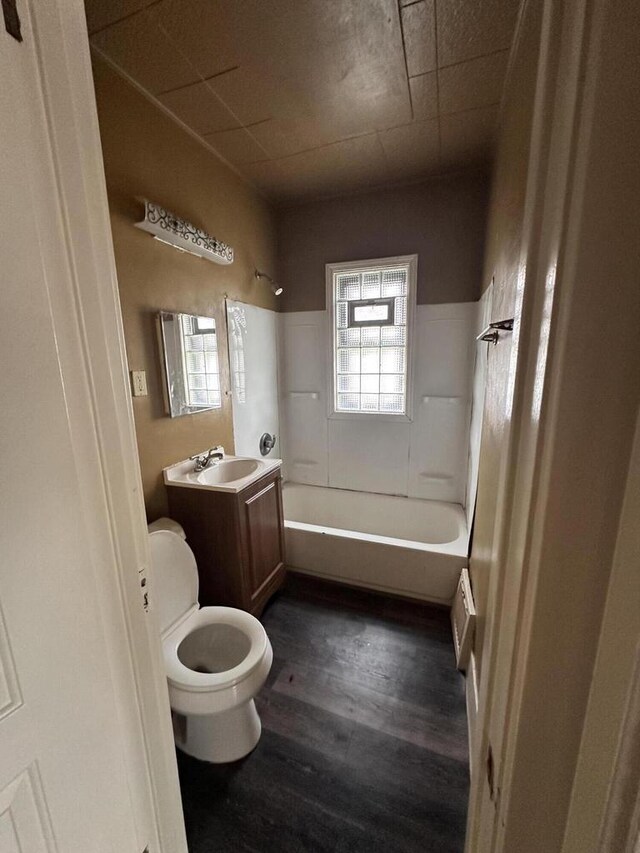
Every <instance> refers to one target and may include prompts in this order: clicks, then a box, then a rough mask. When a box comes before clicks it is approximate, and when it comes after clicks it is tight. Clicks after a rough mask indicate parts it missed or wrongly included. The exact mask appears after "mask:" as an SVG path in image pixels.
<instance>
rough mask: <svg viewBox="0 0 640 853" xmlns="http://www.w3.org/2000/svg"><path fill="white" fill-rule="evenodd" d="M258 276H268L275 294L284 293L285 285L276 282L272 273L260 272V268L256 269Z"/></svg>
mask: <svg viewBox="0 0 640 853" xmlns="http://www.w3.org/2000/svg"><path fill="white" fill-rule="evenodd" d="M255 273H256V278H266V279H267V281H268V282H269V283H270V284H271V290H272V291H273V293H274V295H275V296H280V294H281V293H284V287H281V286H280V285H279V284H278V283H277V282H275V281H274V280H273V279H272V278H271V276H270V275H267V274H266V272H260V270H256V271H255Z"/></svg>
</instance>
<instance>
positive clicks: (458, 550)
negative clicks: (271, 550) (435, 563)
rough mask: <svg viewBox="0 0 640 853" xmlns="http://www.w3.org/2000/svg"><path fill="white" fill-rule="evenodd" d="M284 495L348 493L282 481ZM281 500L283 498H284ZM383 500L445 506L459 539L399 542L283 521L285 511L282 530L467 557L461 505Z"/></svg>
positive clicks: (373, 535)
mask: <svg viewBox="0 0 640 853" xmlns="http://www.w3.org/2000/svg"><path fill="white" fill-rule="evenodd" d="M282 486H283V492H285V491H288V488H293V487H301V488H314V489H323V490H327V491H341V492H351V490H350V489H334V488H333V487H331V486H318V485H316V484H313V485H312V484H311V483H296V482H293V481H291V480H287V481H285V482H284V483H283V484H282ZM353 494H354V495H360V494H362V495H370V494H378V493H377V492H357V491H353ZM283 497H284V494H283ZM384 497H389V498H398V499H399V500H409V501H412V502H415V503H420V504H421V503H425V504H437V505H439V506H446V507H447V508H448V509H449V510H450V511H452V512H453V513H454V514H455V517H456V522H457V527H458V536H457V537H456V538H455V539H451V540H449V541H448V542H438V543H433V542H420V541H419V540H415V539H399V538H397V537H395V536H381V535H379V534H376V533H363V532H361V531H359V530H351V529H346V528H343V527H330V526H328V525H323V524H312V523H310V522H306V521H293V520H291V519H288V518H287V517H286V509H285V512H284V526H285V528H287V527H288V528H290V529H292V530H300V531H303V532H307V533H320V534H323V535H325V536H334V537H337V538H342V539H350V540H356V541H360V542H375V543H377V544H379V545H387V546H391V547H393V548H404V549H409V550H413V551H424V552H428V553H436V554H444V555H447V554H448V555H451V556H454V557H467V556H468V548H469V532H468V530H467V523H466V516H465V512H464V508H463V507H462V505H461V504H458V503H453V502H449V501H438V500H429V499H428V498H409V497H405V496H402V495H384Z"/></svg>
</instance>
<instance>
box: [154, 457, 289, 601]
mask: <svg viewBox="0 0 640 853" xmlns="http://www.w3.org/2000/svg"><path fill="white" fill-rule="evenodd" d="M167 491H168V493H169V511H170V515H171V517H172V518H175V520H176V521H178V522H179V523H180V524H181V525H182V527H183V528H184V530H185V533H186V534H187V542H188V543H189V545H190V546H191V549H192V550H193V553H194V554H195V557H196V560H197V562H198V574H199V577H200V593H199V601H200V605H201V606H203V607H206V606H208V605H216V604H218V605H226V606H228V607H239V608H241V609H242V610H248V611H249V613H253V614H254V616H255V615H259V614H260V613H261V612H262V609H263V608H264V606H265V604H266V603H267V601H268V600H269V598H270V597H271V596H272V595H273V593H274V592H275V591H276V590H277V589H278V587H279V586H280V584H281V583H282V581H283V580H284V574H285V568H284V515H283V512H282V477H281V475H280V470H279V469H276V470H275V471H270V472H269V473H268V474H265V475H264V477H261V478H260V479H259V480H257V481H256V482H255V483H252V484H251V485H250V486H247V488H245V489H243V490H242V491H241V492H216V491H213V490H208V489H189V488H184V487H181V486H167Z"/></svg>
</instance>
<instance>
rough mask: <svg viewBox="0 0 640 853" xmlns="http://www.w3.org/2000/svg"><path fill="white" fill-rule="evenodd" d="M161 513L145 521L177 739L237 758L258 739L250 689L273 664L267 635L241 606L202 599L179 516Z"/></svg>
mask: <svg viewBox="0 0 640 853" xmlns="http://www.w3.org/2000/svg"><path fill="white" fill-rule="evenodd" d="M163 521H164V520H161V521H160V522H154V524H153V529H151V525H150V532H149V542H150V548H151V572H150V579H151V593H152V599H151V600H152V602H155V610H156V612H157V616H158V620H159V627H160V632H161V636H162V652H163V656H164V664H165V671H166V675H167V683H168V685H169V702H170V705H171V710H172V716H173V724H174V726H173V727H174V735H175V740H176V744H177V746H178V747H179V748H180V749H181V750H182V751H183V752H186V753H187V754H188V755H192V756H194V758H199V759H201V760H203V761H211V762H214V763H223V762H228V761H237V760H238V759H239V758H243V757H244V756H245V755H247V754H248V753H249V752H251V750H252V749H254V747H255V746H256V744H257V743H258V740H259V739H260V732H261V725H260V718H259V716H258V712H257V710H256V706H255V702H254V697H255V695H256V693H257V692H258V691H259V690H260V688H261V687H262V685H263V684H264V682H265V681H266V678H267V675H268V674H269V670H270V669H271V663H272V661H273V652H272V650H271V643H270V642H269V638H268V637H267V634H266V631H265V630H264V628H263V627H262V625H261V624H260V622H259V621H258V620H257V619H256V618H255V617H254V616H251V614H249V613H246V612H245V611H244V610H237V609H236V608H233V607H200V606H199V604H198V569H197V566H196V560H195V557H194V555H193V551H192V550H191V548H190V547H189V545H188V544H187V542H186V540H185V537H184V532H183V531H182V529H181V528H180V526H179V525H177V522H175V521H171V520H170V519H166V524H163V523H162V522H163Z"/></svg>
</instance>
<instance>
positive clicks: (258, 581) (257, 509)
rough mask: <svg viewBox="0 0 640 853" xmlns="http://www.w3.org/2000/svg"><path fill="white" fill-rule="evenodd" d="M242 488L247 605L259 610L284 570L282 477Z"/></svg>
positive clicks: (280, 578) (251, 608)
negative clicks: (251, 487)
mask: <svg viewBox="0 0 640 853" xmlns="http://www.w3.org/2000/svg"><path fill="white" fill-rule="evenodd" d="M256 485H257V487H258V488H257V489H255V490H254V489H247V490H246V491H245V492H242V495H241V497H242V506H241V515H242V516H243V518H242V520H243V527H244V531H243V532H244V536H243V537H242V539H243V541H244V544H245V560H244V569H245V571H244V575H245V578H244V580H245V590H246V594H247V597H248V598H249V602H250V603H249V602H248V607H247V609H248V610H250V611H251V612H259V611H260V610H261V609H262V607H263V605H264V603H265V602H266V601H267V599H268V598H269V596H270V595H271V593H272V592H273V591H274V590H275V588H276V587H277V586H278V585H279V584H280V581H281V580H282V575H283V573H284V535H283V527H284V522H283V512H282V480H281V478H280V476H276V477H274V478H273V479H272V480H271V481H270V482H266V483H265V482H264V481H263V482H262V483H258V484H256Z"/></svg>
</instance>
